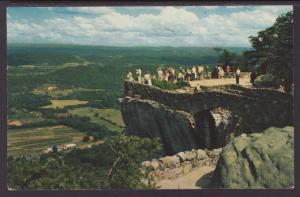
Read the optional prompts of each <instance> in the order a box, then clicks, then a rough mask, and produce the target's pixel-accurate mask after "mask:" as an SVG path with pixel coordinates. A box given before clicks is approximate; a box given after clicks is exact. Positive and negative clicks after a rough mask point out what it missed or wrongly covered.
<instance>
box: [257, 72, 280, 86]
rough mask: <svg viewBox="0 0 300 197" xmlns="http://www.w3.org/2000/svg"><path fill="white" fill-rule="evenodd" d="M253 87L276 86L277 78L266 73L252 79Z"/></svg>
mask: <svg viewBox="0 0 300 197" xmlns="http://www.w3.org/2000/svg"><path fill="white" fill-rule="evenodd" d="M253 85H254V87H259V88H261V87H266V88H278V80H277V79H276V78H275V76H274V75H271V74H266V75H260V76H258V77H257V78H256V79H255V81H254V84H253Z"/></svg>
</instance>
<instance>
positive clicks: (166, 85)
mask: <svg viewBox="0 0 300 197" xmlns="http://www.w3.org/2000/svg"><path fill="white" fill-rule="evenodd" d="M153 85H154V86H156V87H159V88H161V89H164V90H176V89H180V88H183V87H187V86H189V83H188V82H186V81H178V82H176V83H172V82H170V81H164V80H163V81H159V80H153Z"/></svg>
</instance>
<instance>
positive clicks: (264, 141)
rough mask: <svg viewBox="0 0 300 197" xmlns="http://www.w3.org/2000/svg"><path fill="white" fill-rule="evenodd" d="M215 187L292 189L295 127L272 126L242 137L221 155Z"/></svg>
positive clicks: (213, 181)
mask: <svg viewBox="0 0 300 197" xmlns="http://www.w3.org/2000/svg"><path fill="white" fill-rule="evenodd" d="M211 186H212V187H218V188H256V189H258V188H291V187H293V186H294V128H293V127H289V126H287V127H284V128H275V127H270V128H269V129H267V130H265V131H264V132H263V133H253V134H249V135H247V134H242V135H241V136H239V137H237V138H235V139H233V140H232V141H231V142H230V143H229V144H227V145H226V146H225V147H224V148H223V151H222V152H221V154H220V159H219V161H218V164H217V167H216V170H215V172H214V177H213V180H212V185H211Z"/></svg>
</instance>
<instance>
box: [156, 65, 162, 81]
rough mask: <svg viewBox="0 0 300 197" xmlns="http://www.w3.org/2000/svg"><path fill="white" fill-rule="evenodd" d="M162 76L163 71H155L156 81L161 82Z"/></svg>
mask: <svg viewBox="0 0 300 197" xmlns="http://www.w3.org/2000/svg"><path fill="white" fill-rule="evenodd" d="M163 75H164V74H163V71H162V70H161V68H158V70H157V79H158V81H162V80H163V78H164V76H163Z"/></svg>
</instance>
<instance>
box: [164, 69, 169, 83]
mask: <svg viewBox="0 0 300 197" xmlns="http://www.w3.org/2000/svg"><path fill="white" fill-rule="evenodd" d="M164 80H165V81H168V80H169V71H168V69H165V73H164Z"/></svg>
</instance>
